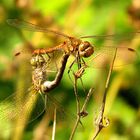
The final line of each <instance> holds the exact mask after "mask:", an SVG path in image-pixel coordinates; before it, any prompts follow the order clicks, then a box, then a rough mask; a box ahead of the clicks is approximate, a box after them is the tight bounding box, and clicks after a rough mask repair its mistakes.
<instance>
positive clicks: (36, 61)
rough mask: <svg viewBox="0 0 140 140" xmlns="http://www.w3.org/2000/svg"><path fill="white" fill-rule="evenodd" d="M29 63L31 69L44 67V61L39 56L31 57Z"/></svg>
mask: <svg viewBox="0 0 140 140" xmlns="http://www.w3.org/2000/svg"><path fill="white" fill-rule="evenodd" d="M30 63H31V65H32V67H33V68H37V67H40V66H43V65H44V63H45V59H44V57H43V56H42V55H40V54H39V55H35V56H32V58H31V60H30Z"/></svg>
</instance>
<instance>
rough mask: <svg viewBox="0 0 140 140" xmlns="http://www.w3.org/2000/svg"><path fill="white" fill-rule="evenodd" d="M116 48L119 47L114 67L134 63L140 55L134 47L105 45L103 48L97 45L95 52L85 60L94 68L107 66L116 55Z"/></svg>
mask: <svg viewBox="0 0 140 140" xmlns="http://www.w3.org/2000/svg"><path fill="white" fill-rule="evenodd" d="M115 49H117V54H116V59H115V63H114V67H120V66H124V65H128V64H132V63H133V62H134V61H135V60H136V58H137V57H138V54H137V52H136V50H134V49H132V48H127V47H114V46H104V47H102V48H101V49H100V48H97V47H96V48H95V53H94V54H93V55H92V56H91V57H90V58H89V59H88V60H85V61H86V63H87V64H88V66H91V67H93V68H105V67H106V66H108V65H110V63H111V61H112V59H113V57H114V53H115Z"/></svg>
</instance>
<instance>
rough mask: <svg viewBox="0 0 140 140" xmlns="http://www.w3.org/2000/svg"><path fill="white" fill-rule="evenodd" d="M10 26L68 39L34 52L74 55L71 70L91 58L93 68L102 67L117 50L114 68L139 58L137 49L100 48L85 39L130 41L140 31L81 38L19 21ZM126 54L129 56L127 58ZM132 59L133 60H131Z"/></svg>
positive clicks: (10, 22) (120, 47) (122, 47)
mask: <svg viewBox="0 0 140 140" xmlns="http://www.w3.org/2000/svg"><path fill="white" fill-rule="evenodd" d="M7 22H8V24H10V25H12V26H14V27H16V28H19V29H25V30H28V31H33V32H43V33H53V34H55V35H59V36H61V37H64V38H66V40H65V41H64V42H62V43H61V44H59V45H57V46H55V47H51V48H43V49H35V50H34V51H33V54H39V53H41V54H45V53H52V52H53V51H56V50H58V51H64V52H65V53H68V54H70V55H73V56H74V57H75V59H74V61H73V62H72V63H71V65H70V68H71V67H72V66H73V64H74V63H75V62H76V63H77V64H78V67H79V68H80V67H81V66H80V65H81V64H85V61H84V58H89V61H87V60H86V63H88V62H90V63H91V65H92V66H91V67H94V66H95V67H102V62H103V61H105V58H106V57H113V56H112V54H113V52H114V51H115V49H116V48H117V56H116V60H115V61H116V62H115V63H114V66H120V65H124V64H128V63H131V62H132V61H133V60H134V58H135V57H136V56H137V53H136V51H135V49H133V48H130V47H125V45H122V46H117V45H115V46H112V45H109V46H103V47H102V48H99V47H98V46H96V45H93V44H91V43H90V42H89V41H87V40H86V41H84V39H88V38H91V39H99V40H100V39H105V40H111V39H116V40H120V41H123V40H130V39H132V37H140V31H137V32H129V33H124V34H112V35H99V36H98V35H97V36H96V35H95V36H82V37H80V38H76V37H71V36H69V35H66V34H64V33H61V32H58V31H55V30H51V29H47V28H43V27H40V26H37V25H34V24H32V23H29V22H26V21H22V20H18V19H8V20H7ZM124 54H128V55H127V56H126V55H125V56H124ZM128 57H129V58H128ZM120 59H123V63H122V62H120ZM128 59H129V60H128ZM130 59H131V60H130Z"/></svg>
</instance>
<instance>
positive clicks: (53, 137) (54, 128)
mask: <svg viewBox="0 0 140 140" xmlns="http://www.w3.org/2000/svg"><path fill="white" fill-rule="evenodd" d="M55 132H56V108H55V109H54V122H53V131H52V140H55Z"/></svg>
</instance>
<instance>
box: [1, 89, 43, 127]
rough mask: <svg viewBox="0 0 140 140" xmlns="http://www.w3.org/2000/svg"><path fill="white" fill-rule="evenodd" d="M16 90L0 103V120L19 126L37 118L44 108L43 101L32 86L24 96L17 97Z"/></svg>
mask: <svg viewBox="0 0 140 140" xmlns="http://www.w3.org/2000/svg"><path fill="white" fill-rule="evenodd" d="M19 92H20V91H19ZM18 94H20V93H18V92H16V93H14V94H12V95H11V96H9V97H8V98H7V99H5V100H4V101H2V102H1V103H0V121H1V122H3V123H5V124H6V123H8V124H11V126H13V127H14V126H15V125H16V123H17V122H20V123H19V124H18V126H19V127H21V126H25V125H26V124H27V123H29V122H31V121H33V120H35V119H36V118H38V117H39V116H40V115H41V114H42V113H43V112H44V109H45V104H44V101H43V100H42V98H41V96H39V93H37V92H35V91H34V90H33V88H30V89H28V90H26V92H25V95H26V96H25V97H19V96H18Z"/></svg>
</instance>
